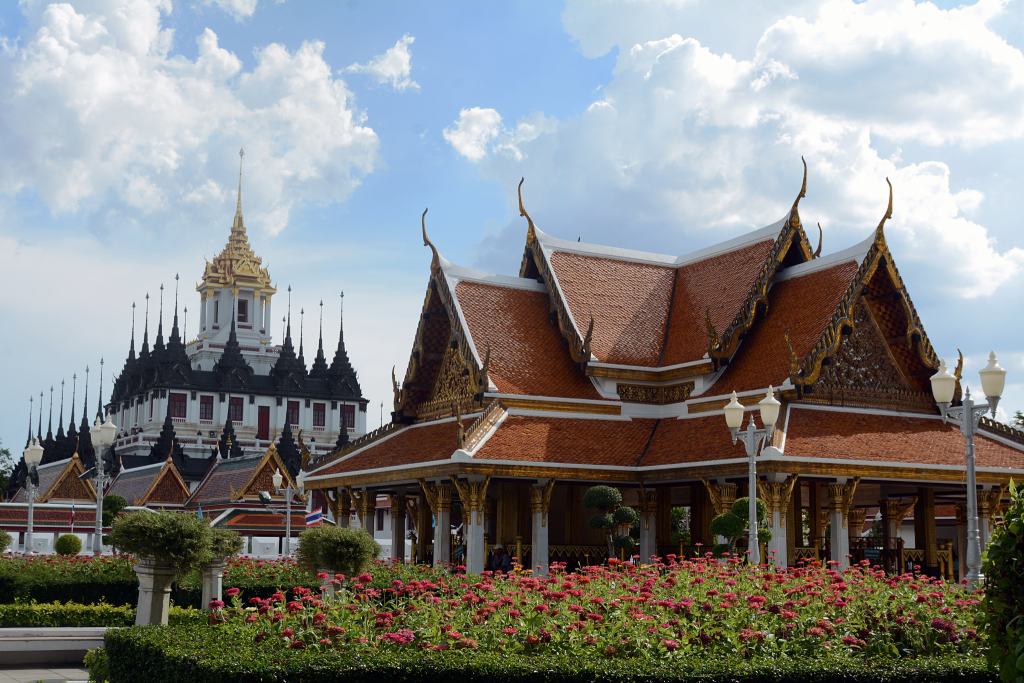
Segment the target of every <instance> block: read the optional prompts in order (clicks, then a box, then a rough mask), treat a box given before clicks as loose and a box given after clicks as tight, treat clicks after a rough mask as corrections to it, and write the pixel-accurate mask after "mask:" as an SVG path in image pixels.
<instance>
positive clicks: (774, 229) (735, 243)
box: [534, 214, 789, 267]
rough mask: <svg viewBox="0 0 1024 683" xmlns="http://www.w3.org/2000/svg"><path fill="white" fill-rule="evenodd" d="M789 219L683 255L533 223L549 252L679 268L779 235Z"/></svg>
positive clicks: (536, 233)
mask: <svg viewBox="0 0 1024 683" xmlns="http://www.w3.org/2000/svg"><path fill="white" fill-rule="evenodd" d="M788 218H789V215H788V214H787V215H786V216H785V217H784V218H782V219H780V220H778V221H776V222H775V223H772V224H771V225H768V226H766V227H764V228H761V229H759V230H754V231H753V232H748V233H746V234H744V235H740V236H739V237H734V238H733V239H731V240H726V241H725V242H720V243H718V244H714V245H711V246H710V247H706V248H704V249H700V250H698V251H694V252H691V253H689V254H683V255H682V256H668V255H666V254H653V253H650V252H646V251H636V250H633V249H619V248H617V247H608V246H604V245H600V244H588V243H586V242H570V241H569V240H563V239H559V238H557V237H552V236H551V235H548V234H547V233H545V232H542V231H541V230H540V229H538V228H537V227H536V225H535V226H534V234H535V235H536V236H537V241H538V242H540V244H541V246H542V247H544V248H545V250H546V251H548V252H555V251H564V252H568V253H572V254H580V255H581V256H596V257H599V258H608V259H615V260H619V261H632V262H635V263H647V264H650V265H660V266H670V267H679V266H685V265H689V264H691V263H696V262H697V261H702V260H704V259H707V258H711V257H712V256H718V255H720V254H726V253H728V252H730V251H735V250H736V249H740V248H742V247H746V246H749V245H751V244H755V243H757V242H762V241H764V240H765V239H766V238H768V237H772V236H778V234H779V232H781V231H782V226H784V225H785V224H786V220H787V219H788Z"/></svg>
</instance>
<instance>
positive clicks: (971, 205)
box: [445, 0, 1024, 298]
mask: <svg viewBox="0 0 1024 683" xmlns="http://www.w3.org/2000/svg"><path fill="white" fill-rule="evenodd" d="M636 5H637V7H638V8H639V9H640V10H643V11H649V12H650V16H653V17H656V19H657V21H651V22H647V23H646V24H645V25H643V26H641V25H640V24H639V23H638V22H637V21H635V20H633V21H630V20H625V21H624V23H625V25H626V27H625V28H622V27H621V26H617V25H615V23H616V21H617V18H619V17H620V15H621V12H622V9H621V7H618V6H605V5H599V6H591V5H590V4H588V5H587V6H588V7H591V8H592V9H593V11H592V12H591V13H590V14H587V15H586V17H585V18H583V16H582V14H581V13H580V12H579V11H577V10H575V9H573V7H574V5H573V3H570V7H569V8H568V9H567V10H566V14H570V13H573V16H574V17H575V18H574V19H573V22H574V23H570V22H569V21H567V22H566V25H567V27H568V28H569V29H570V33H571V34H572V35H573V37H574V38H576V39H577V40H579V41H580V44H581V46H582V47H583V49H584V50H585V51H588V50H589V51H590V52H591V53H592V54H597V53H600V49H601V48H602V47H609V41H610V40H611V39H613V38H615V37H616V36H621V35H622V34H623V33H622V32H624V31H625V32H626V33H628V34H629V35H638V34H643V33H646V35H651V34H652V33H654V32H656V31H661V32H662V33H661V35H660V36H659V37H657V38H656V39H650V40H646V41H645V42H642V43H638V44H633V45H630V44H625V45H624V44H621V43H619V49H620V51H619V57H618V62H617V64H616V67H615V71H614V77H613V79H612V80H611V82H610V83H608V84H607V85H606V86H605V87H604V89H603V97H602V98H600V99H599V100H597V101H595V102H594V103H592V104H591V105H590V106H589V107H587V108H586V109H585V110H584V111H582V112H580V114H579V115H577V116H575V117H572V118H568V119H566V120H562V121H557V122H553V123H552V124H551V125H548V126H546V127H545V128H544V129H543V130H541V131H540V132H539V133H538V134H537V135H535V136H534V137H533V138H532V139H529V140H521V141H517V142H515V144H514V147H515V149H516V153H515V154H502V153H501V152H502V151H503V149H504V148H503V146H502V144H501V142H500V141H501V140H502V139H503V138H504V137H509V138H511V137H512V133H511V132H509V131H506V130H504V128H503V127H502V126H501V115H500V114H499V113H498V112H497V111H494V110H464V111H463V113H462V114H461V115H460V118H459V121H457V122H456V124H455V126H454V128H450V129H448V130H446V131H445V136H446V138H447V139H448V140H449V142H450V143H451V144H452V145H453V146H454V147H455V149H456V150H458V151H459V152H460V153H462V154H464V155H465V156H466V157H467V158H469V159H471V160H473V161H476V162H477V163H478V164H479V165H480V169H481V172H482V173H484V174H485V175H487V176H488V177H491V178H494V179H495V180H496V181H498V182H501V183H502V184H503V185H504V186H505V187H507V188H508V195H507V196H508V202H509V204H510V205H511V206H514V202H515V184H514V183H510V182H509V179H510V178H516V179H517V178H518V177H519V176H520V175H525V176H526V179H527V184H526V186H525V187H524V193H525V194H527V195H528V197H529V198H530V199H529V201H531V202H533V206H531V215H532V216H533V217H534V219H535V220H537V222H538V224H539V225H541V226H542V227H543V225H544V224H545V223H548V224H549V225H559V226H563V225H572V224H578V225H581V226H586V229H587V231H588V232H587V235H586V236H587V237H588V239H590V240H591V241H595V242H603V243H608V244H615V245H620V246H630V247H634V248H641V249H646V250H650V251H661V252H668V253H686V252H688V251H691V250H693V249H694V248H696V246H703V245H706V244H708V243H710V242H713V241H717V240H718V239H721V238H724V237H725V236H728V235H734V234H739V233H741V232H744V231H747V230H749V229H750V228H753V227H759V226H761V225H766V224H768V223H770V222H772V221H774V220H777V219H778V218H779V217H780V216H782V215H784V212H785V211H786V208H787V206H788V205H789V204H790V203H791V202H792V201H793V198H794V196H795V193H796V190H797V189H798V188H799V177H800V172H801V165H800V161H799V159H800V156H801V155H803V156H805V157H806V158H807V161H808V164H809V166H810V179H809V194H808V197H807V199H806V200H805V201H804V203H803V204H802V205H801V213H802V214H804V216H805V221H806V222H808V223H809V224H813V223H812V222H811V221H818V220H820V221H821V222H822V224H823V226H824V227H825V230H826V250H828V249H829V248H830V247H832V248H837V247H841V246H847V245H849V244H852V243H855V242H857V241H860V240H861V239H863V238H864V237H866V236H867V235H868V234H870V231H871V230H872V229H873V228H874V226H875V225H877V223H878V220H879V218H880V217H881V214H882V213H883V212H884V208H885V203H886V198H887V197H886V195H887V186H886V184H885V178H886V177H889V178H890V179H891V180H892V182H893V184H894V186H895V188H896V194H895V215H894V218H893V220H892V221H891V222H890V223H889V224H888V227H887V235H888V236H889V242H890V245H892V246H893V248H894V251H895V252H896V254H897V256H896V258H897V260H898V261H899V262H900V263H902V264H904V266H906V265H907V264H914V263H921V264H929V265H931V264H934V263H936V262H940V263H944V264H948V266H949V267H948V269H944V270H943V272H939V271H938V270H936V269H934V268H928V269H926V270H922V271H920V280H921V281H922V284H923V285H924V286H925V287H928V288H934V290H933V291H936V292H942V293H944V294H947V295H949V296H952V297H956V298H960V297H967V298H976V297H979V296H982V295H985V294H989V293H992V292H993V291H996V290H997V289H998V288H1000V287H1002V286H1006V285H1007V284H1008V283H1016V284H1017V286H1018V287H1019V285H1020V282H1021V279H1022V272H1024V251H1022V250H1021V249H1018V248H1010V249H1007V248H1001V247H1000V245H999V243H998V241H997V240H996V239H995V238H994V237H993V235H992V234H991V233H990V231H989V230H988V229H987V228H986V227H985V226H984V225H981V224H979V223H978V222H976V221H973V220H971V219H970V218H969V217H968V216H967V215H965V214H968V213H969V212H972V211H974V210H975V209H976V208H977V207H978V206H979V205H981V204H982V203H984V201H985V198H984V193H983V192H981V191H980V190H978V189H977V188H966V189H964V188H959V189H954V187H953V183H952V182H951V178H952V176H953V173H952V171H951V169H950V168H949V166H948V165H947V164H946V163H944V162H942V161H939V160H935V159H936V157H932V159H931V160H928V159H927V158H926V159H924V160H921V159H915V160H914V162H913V163H910V162H903V161H902V160H901V158H900V156H899V154H895V155H893V154H888V155H883V154H882V153H880V152H879V147H878V145H877V142H878V141H879V140H883V139H884V140H885V141H886V144H889V145H891V144H908V145H909V144H913V145H915V146H916V148H917V149H918V150H919V155H920V153H921V152H920V150H922V149H923V150H924V152H923V153H924V154H926V155H927V150H928V149H929V148H936V147H937V146H950V145H953V146H957V147H959V148H962V149H976V148H977V147H978V146H983V145H992V144H996V143H999V142H1001V141H1019V140H1021V139H1022V138H1024V56H1022V55H1021V53H1020V51H1019V50H1016V49H1015V48H1013V47H1011V46H1009V45H1007V44H1006V42H1005V41H1003V40H1002V39H1001V38H999V37H998V36H997V35H995V34H994V33H993V32H992V31H991V30H990V29H989V27H988V24H989V23H990V22H991V21H992V20H993V18H994V17H996V16H998V13H999V12H1000V11H1001V10H1002V5H1001V4H1000V3H995V2H985V3H981V4H979V5H975V6H970V7H963V8H957V9H953V10H948V11H943V10H939V9H937V8H936V7H935V6H933V5H931V4H927V3H925V4H921V5H915V4H914V3H913V2H901V3H879V2H870V1H869V2H865V3H854V2H852V0H834V1H831V2H826V3H824V4H822V5H821V7H820V8H817V9H816V10H815V11H809V12H806V13H804V14H801V15H800V16H782V17H774V18H773V19H772V21H771V22H770V23H768V24H767V25H766V26H764V27H763V28H762V29H761V31H760V33H759V34H758V35H755V36H752V37H751V38H750V41H751V45H750V46H748V48H747V50H746V52H747V53H748V55H749V57H748V58H743V59H741V58H737V57H735V56H733V55H732V54H730V53H728V52H722V51H716V50H713V49H711V48H709V47H708V46H707V45H704V44H702V43H701V41H699V40H697V39H696V38H693V37H689V36H687V35H686V34H683V33H673V32H672V31H673V30H678V31H683V30H689V29H690V28H691V27H692V25H691V24H690V23H688V22H686V21H685V18H686V12H687V11H689V10H690V9H694V11H696V9H699V8H695V6H694V5H693V4H692V3H690V4H687V3H666V4H663V5H659V4H655V3H643V2H641V3H636ZM631 7H632V5H631ZM733 11H743V10H735V9H734V10H733ZM751 11H752V12H753V13H754V14H755V15H756V14H757V13H758V12H760V11H762V10H759V9H757V7H756V6H754V5H752V10H751ZM602 13H604V14H602ZM671 13H676V15H678V17H679V20H674V21H665V18H666V17H667V16H670V15H671ZM641 14H642V12H641ZM676 15H672V16H676ZM659 22H660V23H659ZM574 27H575V29H574ZM581 27H582V28H581ZM694 31H696V32H700V31H701V29H700V27H695V28H694ZM591 32H592V33H591ZM655 35H656V34H655ZM474 112H476V113H474ZM484 112H487V115H486V117H485V116H483V113H484ZM457 133H458V134H461V133H465V134H464V135H461V137H456V134H457ZM530 187H534V188H538V189H537V190H535V191H530V190H529V188H530ZM551 187H557V188H558V191H557V192H546V191H544V190H543V188H551ZM598 197H599V198H601V199H600V200H599V201H595V198H598ZM623 225H630V226H632V229H631V230H630V233H629V236H628V238H626V237H624V235H623V234H622V226H623ZM520 232H521V226H519V225H518V224H517V223H513V225H512V226H510V228H509V229H508V230H506V231H505V233H503V234H501V235H498V236H497V237H488V238H486V239H485V241H484V242H483V243H482V244H481V245H480V247H481V252H480V253H481V259H482V260H483V261H484V262H485V263H483V264H481V265H485V266H488V267H491V266H492V265H493V266H495V267H496V265H495V264H494V263H493V262H494V260H496V259H497V258H498V255H499V254H502V253H506V252H507V251H508V250H509V248H510V247H511V246H512V244H513V243H514V242H517V241H519V240H520V239H521V234H520ZM574 235H575V233H574V234H570V235H569V237H572V236H574ZM695 245H696V246H695Z"/></svg>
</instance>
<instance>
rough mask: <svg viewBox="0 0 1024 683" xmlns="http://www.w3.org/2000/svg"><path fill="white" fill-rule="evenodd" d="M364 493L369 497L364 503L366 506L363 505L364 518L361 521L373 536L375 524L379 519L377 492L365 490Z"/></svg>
mask: <svg viewBox="0 0 1024 683" xmlns="http://www.w3.org/2000/svg"><path fill="white" fill-rule="evenodd" d="M363 495H364V496H368V499H367V501H366V502H365V503H364V506H365V507H363V518H362V520H361V521H362V524H363V528H364V529H366V532H367V533H368V534H370V536H373V532H374V524H375V523H376V521H377V494H376V493H374V492H373V491H364V492H363Z"/></svg>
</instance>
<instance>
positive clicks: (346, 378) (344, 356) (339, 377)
mask: <svg viewBox="0 0 1024 683" xmlns="http://www.w3.org/2000/svg"><path fill="white" fill-rule="evenodd" d="M327 376H328V378H329V379H330V386H331V393H332V394H334V395H336V396H344V397H346V398H356V397H359V396H360V395H361V391H360V389H359V380H358V379H357V378H356V373H355V370H354V369H353V368H352V364H351V363H350V362H349V360H348V353H347V352H346V351H345V292H342V293H341V316H340V321H339V329H338V349H337V350H336V351H335V352H334V360H333V361H332V362H331V367H330V369H329V370H328V371H327Z"/></svg>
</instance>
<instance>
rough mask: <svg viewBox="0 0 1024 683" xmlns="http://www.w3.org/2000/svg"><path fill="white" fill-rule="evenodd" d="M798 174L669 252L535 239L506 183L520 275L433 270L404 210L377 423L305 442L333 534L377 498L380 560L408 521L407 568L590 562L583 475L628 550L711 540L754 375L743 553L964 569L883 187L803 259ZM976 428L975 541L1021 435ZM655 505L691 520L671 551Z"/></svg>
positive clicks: (947, 467)
mask: <svg viewBox="0 0 1024 683" xmlns="http://www.w3.org/2000/svg"><path fill="white" fill-rule="evenodd" d="M806 183H807V175H806V166H805V167H804V182H803V186H802V187H801V188H800V192H799V194H798V195H797V197H796V200H795V201H794V203H793V206H792V209H791V210H790V211H789V212H788V214H787V215H786V216H784V217H783V218H782V219H781V220H779V221H778V222H776V223H774V224H772V225H769V226H768V227H765V228H763V229H760V230H756V231H754V232H751V233H749V234H746V235H743V236H741V237H738V238H736V239H732V240H729V241H727V242H723V243H721V244H718V245H715V246H713V247H709V248H706V249H702V250H700V251H697V252H695V253H691V254H687V255H685V256H679V257H676V256H666V255H661V254H651V253H643V252H638V251H630V250H628V249H619V248H612V247H606V246H598V245H592V244H583V243H580V242H571V241H566V240H563V239H559V238H557V237H553V236H550V235H548V234H545V233H544V232H542V231H541V230H540V229H539V228H538V227H537V225H536V224H535V223H534V221H533V220H532V219H531V217H530V215H529V214H528V213H527V211H526V209H525V208H524V207H523V203H522V195H521V194H520V213H521V215H522V216H523V217H524V218H525V219H526V240H525V249H524V254H523V260H522V266H521V267H520V270H519V273H518V274H517V275H500V274H494V273H484V272H479V271H475V270H470V269H468V268H463V267H460V266H457V265H454V264H452V263H450V262H449V261H447V260H446V259H445V258H444V257H442V256H441V255H440V253H438V250H437V248H436V247H435V246H434V244H433V243H432V242H431V241H430V239H429V238H428V236H427V230H426V222H425V217H426V212H424V218H423V241H424V244H425V245H426V246H427V247H429V248H430V253H431V262H430V273H429V277H428V283H427V290H426V296H425V298H424V302H423V308H422V311H421V313H420V319H419V325H418V328H417V331H416V336H415V339H414V341H413V344H412V352H411V354H410V358H409V362H408V366H407V369H406V372H405V377H404V380H403V381H402V382H401V384H399V383H398V382H397V380H395V379H394V378H393V383H394V412H393V413H392V421H391V423H390V424H388V425H386V426H384V427H383V428H381V429H379V430H376V431H374V432H371V433H369V434H367V435H366V436H364V437H362V438H359V439H356V440H354V441H353V442H352V443H350V444H348V445H346V446H345V447H341V448H337V449H335V450H334V451H333V452H331V453H330V454H326V455H316V454H315V455H314V457H313V459H312V461H311V462H310V464H309V466H308V467H309V470H310V471H309V476H308V477H307V478H306V480H305V481H306V486H307V487H308V488H313V489H319V490H321V491H322V492H323V494H324V495H325V497H326V499H328V500H329V501H330V502H331V505H332V508H333V511H334V516H335V517H337V518H338V519H339V522H340V523H342V524H344V523H346V522H348V520H349V515H346V514H344V511H346V510H354V513H355V517H356V518H357V519H358V520H359V523H361V524H364V525H370V524H372V523H373V514H374V509H375V507H376V501H377V499H378V496H380V495H381V494H386V495H387V496H389V500H390V517H391V522H392V527H393V528H392V533H393V536H394V542H393V543H392V548H394V549H395V554H396V556H398V557H401V555H402V549H403V548H404V543H401V542H399V541H400V539H404V538H406V535H407V534H408V533H409V531H414V533H415V535H416V545H415V547H414V552H415V554H416V555H417V557H418V558H419V559H427V558H430V559H432V561H433V562H435V563H438V564H442V563H446V562H449V561H451V560H452V559H453V550H455V549H456V548H457V549H458V551H459V553H460V554H458V555H457V556H456V557H458V558H462V557H463V556H462V555H461V552H463V548H464V552H465V556H464V560H463V559H459V560H458V561H459V563H464V564H465V565H466V567H467V569H468V571H470V572H479V571H481V570H482V569H483V568H484V566H485V562H486V559H487V556H488V553H489V551H490V548H491V547H492V546H493V545H494V544H496V543H502V544H503V545H504V546H505V547H506V548H508V549H510V550H511V551H512V554H513V555H516V556H518V557H519V558H520V559H521V561H522V563H523V564H524V565H525V566H527V567H534V568H536V567H540V571H541V572H544V571H545V570H546V567H547V566H548V565H549V563H551V562H556V561H557V562H566V563H568V564H569V565H570V566H574V565H578V564H586V563H599V562H603V561H604V560H605V559H606V558H607V552H608V551H607V550H606V549H605V548H606V546H605V545H604V543H603V537H602V532H601V531H599V530H593V529H590V528H589V527H588V525H587V520H588V519H589V517H590V516H591V515H592V514H593V513H594V512H595V510H588V509H584V508H583V507H582V503H581V500H582V496H583V493H584V491H585V490H586V489H587V488H588V487H590V486H593V485H596V484H599V483H600V484H607V485H611V486H615V487H617V488H618V489H619V490H620V491H621V492H622V494H623V504H624V505H630V506H633V507H635V508H636V509H637V511H638V512H639V513H640V515H641V521H640V524H639V526H640V533H639V536H640V538H639V547H638V552H637V554H638V555H640V556H641V558H643V559H644V560H646V559H647V558H649V557H650V556H653V555H658V556H661V557H665V556H667V555H669V554H676V555H692V554H699V553H702V552H706V551H707V550H709V549H710V548H711V547H712V546H713V545H714V544H715V542H716V539H714V538H712V537H711V534H710V533H709V530H708V526H709V524H710V521H711V519H712V518H713V517H714V516H715V515H716V514H718V513H720V512H723V511H724V510H726V509H728V508H729V507H730V506H731V504H732V502H733V501H734V500H735V499H736V498H737V497H739V496H745V495H747V493H748V491H747V490H746V489H747V486H746V473H747V458H746V454H745V451H744V448H743V445H742V444H740V443H737V444H735V445H734V444H733V442H732V440H731V438H730V434H729V431H728V429H727V427H726V423H725V419H724V416H723V411H722V408H723V407H724V406H725V404H726V403H727V401H728V400H729V396H730V394H731V393H732V392H733V391H735V392H736V394H737V396H738V397H739V400H740V401H741V402H742V403H743V404H744V405H745V406H747V407H748V409H749V413H748V416H749V419H755V418H756V416H757V402H758V401H759V400H760V399H761V398H762V397H764V396H765V394H766V392H767V391H768V389H769V387H774V389H775V392H776V393H775V396H776V397H777V398H778V399H779V400H780V401H781V402H782V409H781V417H780V418H779V422H778V424H777V428H776V430H775V432H774V435H773V437H772V441H771V444H770V447H767V448H765V450H764V451H763V452H762V453H761V454H760V456H759V457H758V458H757V469H758V474H759V478H760V480H759V483H758V491H757V495H758V496H759V497H760V498H762V499H763V500H764V501H765V502H766V504H767V506H768V508H769V511H770V512H771V527H772V534H773V539H772V540H771V542H770V543H769V544H768V547H767V548H766V551H767V552H766V553H763V554H762V556H763V557H767V558H770V559H771V560H773V561H774V562H776V563H778V564H780V565H794V564H796V563H798V562H800V561H801V560H804V561H808V560H821V561H826V560H829V559H831V560H834V561H836V562H840V563H844V564H845V563H848V562H851V561H852V562H856V561H859V560H860V559H869V560H872V561H874V562H876V563H882V564H884V565H885V566H886V567H887V568H888V569H890V570H892V571H900V570H902V569H904V568H906V567H910V566H920V567H921V568H922V570H923V571H925V572H928V573H930V574H934V575H943V576H946V577H948V578H954V577H956V576H963V575H964V570H963V563H964V561H965V555H966V552H965V550H964V548H965V544H966V524H965V513H964V502H965V500H966V487H965V459H964V453H965V447H964V439H963V437H962V435H961V434H960V432H959V429H958V428H957V427H955V426H954V425H952V424H951V423H950V424H946V423H944V422H943V420H942V419H941V417H940V414H939V410H938V408H937V406H936V404H935V402H934V400H933V398H932V395H931V391H930V386H929V378H930V376H931V375H932V374H934V373H935V372H936V370H937V368H938V366H939V358H938V356H937V355H936V352H935V350H934V349H933V348H932V344H931V343H930V342H929V340H928V335H927V334H926V332H925V329H924V325H923V324H922V321H921V320H920V318H919V317H918V314H917V312H916V310H915V308H914V304H913V302H912V301H911V298H910V294H909V293H908V292H907V289H906V287H905V286H904V283H903V280H902V279H901V277H900V274H899V271H898V270H897V267H896V263H895V261H894V259H893V255H892V254H891V253H890V251H889V248H888V246H887V244H886V239H885V233H884V227H885V222H886V220H887V219H889V218H890V217H891V215H892V189H891V186H890V194H889V204H888V207H887V208H886V210H885V212H884V215H883V216H882V219H881V221H880V222H879V224H878V226H877V228H875V229H873V230H871V231H870V233H869V234H867V236H866V239H865V240H864V241H863V242H861V243H860V244H858V245H856V246H854V247H852V248H850V249H847V250H844V251H840V252H838V253H833V254H829V255H822V254H821V236H820V232H819V236H818V245H817V247H816V248H815V246H814V245H813V244H812V243H811V242H810V241H809V239H808V237H807V235H806V233H805V231H804V229H803V225H802V223H801V220H800V214H799V211H798V209H799V203H800V199H801V198H802V197H804V195H805V192H806ZM521 187H522V183H520V188H521ZM952 365H953V364H952V363H951V367H952ZM961 369H962V359H961V362H960V363H959V364H958V365H957V369H956V375H957V378H958V386H957V397H956V400H955V402H956V401H958V400H959V396H960V387H959V378H960V372H961ZM980 429H981V433H980V435H979V437H978V438H977V444H976V449H977V450H976V453H977V481H978V489H979V493H978V497H979V518H980V524H981V527H982V537H983V541H984V540H986V539H987V534H988V533H989V529H990V527H991V524H992V523H993V521H994V519H995V518H996V517H997V516H998V514H999V509H1000V505H1001V504H1002V500H1003V492H1004V491H1005V489H1006V486H1007V484H1008V482H1009V480H1010V478H1011V477H1016V478H1017V479H1018V480H1020V478H1021V476H1022V475H1024V433H1022V432H1020V431H1017V430H1014V429H1011V428H1009V427H1006V426H1004V425H1002V424H1000V423H998V422H994V421H991V420H988V419H987V418H983V419H982V421H981V425H980ZM673 508H685V509H686V510H687V511H688V516H689V531H688V535H687V534H684V535H683V540H682V541H680V540H678V539H677V538H675V536H674V534H673V523H672V510H673ZM339 512H340V513H341V514H338V513H339ZM909 519H912V520H913V522H912V524H911V525H910V526H911V527H912V528H911V529H908V528H906V525H905V524H904V521H905V520H909ZM826 530H827V533H826ZM453 532H455V533H456V534H457V535H454V536H453ZM674 539H675V540H674Z"/></svg>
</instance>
